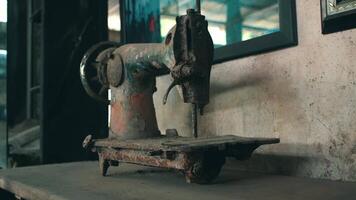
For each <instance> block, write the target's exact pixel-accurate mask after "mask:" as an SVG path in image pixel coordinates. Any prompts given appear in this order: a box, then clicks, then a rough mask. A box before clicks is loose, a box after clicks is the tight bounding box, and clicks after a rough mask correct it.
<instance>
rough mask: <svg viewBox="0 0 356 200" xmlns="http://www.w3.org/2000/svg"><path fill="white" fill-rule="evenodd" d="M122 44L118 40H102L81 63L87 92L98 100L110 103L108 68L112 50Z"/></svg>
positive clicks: (81, 74)
mask: <svg viewBox="0 0 356 200" xmlns="http://www.w3.org/2000/svg"><path fill="white" fill-rule="evenodd" d="M119 46H120V44H119V43H117V42H109V41H108V42H101V43H98V44H96V45H94V46H93V47H91V48H90V49H89V50H88V51H87V52H86V53H85V55H84V57H83V59H82V61H81V63H80V79H81V81H82V84H83V87H84V89H85V91H86V93H87V94H88V95H89V96H90V97H92V98H93V99H95V100H97V101H101V102H103V103H106V104H110V101H109V100H108V99H107V91H108V89H109V87H110V86H109V82H108V80H107V75H106V70H107V61H108V60H109V59H110V56H111V54H112V52H113V51H114V50H115V49H116V48H118V47H119Z"/></svg>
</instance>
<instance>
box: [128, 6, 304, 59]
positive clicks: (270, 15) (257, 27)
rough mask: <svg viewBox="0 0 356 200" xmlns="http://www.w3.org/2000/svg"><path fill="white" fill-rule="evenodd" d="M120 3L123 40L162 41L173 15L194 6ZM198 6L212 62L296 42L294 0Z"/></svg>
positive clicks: (169, 27) (173, 21) (174, 16)
mask: <svg viewBox="0 0 356 200" xmlns="http://www.w3.org/2000/svg"><path fill="white" fill-rule="evenodd" d="M122 2H124V3H125V5H124V9H123V12H124V18H123V21H124V22H125V23H124V25H125V26H124V30H125V42H159V41H162V39H163V38H164V37H165V36H166V34H167V33H168V31H169V30H170V29H171V28H172V27H173V26H174V25H175V18H176V16H178V15H184V14H186V10H187V9H190V8H195V7H196V5H195V3H196V1H195V0H184V1H181V0H151V1H147V0H142V1H135V2H136V3H132V2H131V1H130V0H123V1H122ZM201 9H202V14H203V15H205V16H206V18H207V20H208V21H209V32H210V34H211V35H212V38H213V41H214V45H215V58H214V60H215V62H222V61H226V60H231V59H235V58H240V57H243V56H248V55H253V54H258V53H262V52H266V51H271V50H275V49H280V48H283V47H288V46H293V45H296V44H297V25H296V9H295V0H201ZM150 16H151V17H150ZM151 19H153V20H151ZM152 28H155V30H154V31H153V30H152ZM157 29H158V30H157ZM156 32H158V38H159V39H158V40H157V39H156V38H157V37H156V36H157V35H156ZM150 38H153V39H150Z"/></svg>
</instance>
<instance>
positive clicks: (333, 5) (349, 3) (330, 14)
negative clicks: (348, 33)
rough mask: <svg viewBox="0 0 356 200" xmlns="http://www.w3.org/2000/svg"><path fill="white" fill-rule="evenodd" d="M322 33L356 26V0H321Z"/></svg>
mask: <svg viewBox="0 0 356 200" xmlns="http://www.w3.org/2000/svg"><path fill="white" fill-rule="evenodd" d="M320 4H321V20H322V23H321V24H322V33H323V34H330V33H335V32H339V31H344V30H348V29H352V28H356V0H321V3H320Z"/></svg>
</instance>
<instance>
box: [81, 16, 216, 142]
mask: <svg viewBox="0 0 356 200" xmlns="http://www.w3.org/2000/svg"><path fill="white" fill-rule="evenodd" d="M213 52H214V46H213V41H212V39H211V36H210V34H209V31H208V22H207V21H206V20H205V17H204V16H203V15H201V14H200V12H199V11H196V10H194V9H189V10H187V14H186V15H183V16H178V17H177V18H176V25H175V26H174V27H173V28H172V29H171V31H170V32H169V33H168V35H167V37H166V39H165V40H164V42H163V43H161V44H154V43H149V44H127V45H123V46H120V45H118V44H115V43H113V42H104V43H100V44H98V45H96V46H94V47H93V48H92V49H90V50H89V51H88V53H87V54H86V55H85V56H84V58H83V61H82V63H81V79H82V83H83V85H84V88H85V90H86V91H87V93H88V94H89V95H90V96H92V97H93V98H95V99H97V100H101V101H104V102H108V100H106V99H105V97H104V96H101V94H104V91H106V89H108V88H111V94H112V95H111V102H110V104H111V108H112V111H111V113H112V114H111V126H110V127H111V132H110V133H111V134H110V135H111V136H113V137H116V138H125V139H127V138H130V139H137V138H148V137H155V136H158V135H160V133H159V131H158V128H157V122H156V116H155V111H154V106H153V100H152V94H153V93H154V92H155V90H156V87H155V77H156V76H158V75H161V74H162V72H170V74H171V77H172V79H173V81H172V83H171V84H170V85H169V86H167V87H168V89H167V92H166V95H165V96H164V97H163V98H164V99H163V103H164V104H165V103H166V101H167V98H168V94H169V92H170V91H171V89H172V88H173V87H174V86H176V85H178V86H179V87H180V88H181V90H182V94H183V100H184V102H185V103H191V104H194V105H196V106H197V107H198V108H200V110H202V109H203V107H204V106H205V105H206V104H207V103H208V102H209V86H210V71H211V66H212V61H213ZM92 63H94V67H92V66H90V64H92ZM90 67H91V68H90ZM88 76H89V77H88ZM92 76H96V77H97V78H96V80H98V82H99V86H97V85H95V84H94V85H93V82H92V81H90V80H92V79H93V78H92ZM94 79H95V78H94ZM93 88H97V89H96V90H100V91H99V92H95V89H93Z"/></svg>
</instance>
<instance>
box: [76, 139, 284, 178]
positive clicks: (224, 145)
mask: <svg viewBox="0 0 356 200" xmlns="http://www.w3.org/2000/svg"><path fill="white" fill-rule="evenodd" d="M275 143H279V139H278V138H246V137H238V136H232V135H228V136H215V137H208V138H207V137H205V138H189V137H178V136H177V137H166V136H161V137H158V138H150V139H136V140H117V139H98V140H93V139H92V137H91V136H88V137H87V138H86V139H85V140H84V142H83V146H84V147H85V148H88V149H91V150H92V151H93V152H97V153H98V155H99V166H100V170H101V173H102V175H103V176H106V175H107V170H108V168H109V167H110V166H118V165H119V163H121V162H123V163H132V164H138V165H145V166H151V167H161V168H169V169H175V170H178V171H181V172H183V173H184V174H185V177H186V180H187V182H188V183H192V182H194V183H202V184H203V183H209V182H211V181H212V180H214V179H215V178H216V177H217V176H218V175H219V173H220V170H221V168H222V166H223V165H224V163H225V158H226V157H235V158H236V159H238V160H246V159H248V158H250V156H251V154H252V152H253V151H254V150H255V149H257V148H258V147H259V146H261V145H265V144H275Z"/></svg>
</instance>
